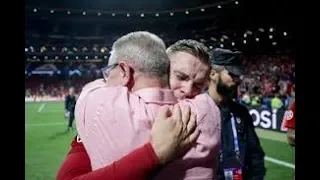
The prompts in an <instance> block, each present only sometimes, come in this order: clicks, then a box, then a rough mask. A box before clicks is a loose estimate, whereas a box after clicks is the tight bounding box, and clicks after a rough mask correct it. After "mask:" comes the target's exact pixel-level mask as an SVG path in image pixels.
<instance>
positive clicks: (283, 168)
mask: <svg viewBox="0 0 320 180" xmlns="http://www.w3.org/2000/svg"><path fill="white" fill-rule="evenodd" d="M66 130H67V120H66V119H64V104H63V103H61V102H56V103H26V107H25V135H26V139H25V145H26V147H25V179H26V180H54V179H55V177H56V173H57V171H58V168H59V166H60V164H61V163H62V161H63V159H64V158H65V156H66V154H67V152H68V151H69V148H70V143H71V140H72V138H73V137H74V136H75V134H76V131H75V130H74V131H73V132H67V131H66ZM257 133H258V135H259V137H260V140H261V144H262V146H263V149H264V151H265V152H266V156H267V157H268V158H269V159H268V160H266V161H265V162H266V168H267V176H266V180H290V179H292V174H293V171H294V169H293V167H292V166H293V165H294V150H293V149H292V148H291V147H289V146H288V145H287V144H286V137H285V135H284V134H282V133H276V132H270V131H263V130H260V129H257Z"/></svg>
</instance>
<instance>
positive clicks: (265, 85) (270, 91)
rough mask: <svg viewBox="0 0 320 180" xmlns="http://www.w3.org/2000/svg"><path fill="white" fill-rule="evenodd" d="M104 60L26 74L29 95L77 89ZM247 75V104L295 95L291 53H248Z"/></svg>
mask: <svg viewBox="0 0 320 180" xmlns="http://www.w3.org/2000/svg"><path fill="white" fill-rule="evenodd" d="M104 64H105V63H90V64H80V63H78V64H77V63H73V64H61V63H60V64H55V65H56V66H57V69H62V68H63V70H64V71H65V72H68V71H69V72H70V71H71V70H73V71H74V70H79V71H78V72H79V73H74V74H73V75H70V73H67V75H65V76H62V75H52V76H48V75H45V76H43V75H30V76H27V75H26V92H25V95H26V97H34V96H51V97H59V98H61V99H63V98H64V96H65V95H66V94H67V91H68V87H70V86H73V87H75V92H76V93H78V92H80V90H81V87H82V86H83V85H85V84H86V83H87V82H89V81H91V80H92V79H94V78H97V77H99V76H100V68H102V67H103V65H104ZM244 67H245V71H246V75H245V76H244V77H243V83H242V84H241V85H240V86H239V96H238V100H239V101H240V102H241V103H243V104H246V105H248V106H253V107H262V108H268V109H270V108H273V109H275V108H276V109H278V108H286V107H288V105H289V104H290V103H291V101H292V99H293V98H294V96H295V63H294V60H293V59H291V58H290V57H289V56H288V55H273V56H270V55H268V56H267V55H259V56H245V57H244Z"/></svg>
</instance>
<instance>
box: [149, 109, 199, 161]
mask: <svg viewBox="0 0 320 180" xmlns="http://www.w3.org/2000/svg"><path fill="white" fill-rule="evenodd" d="M199 134H200V132H199V131H198V130H197V129H196V115H195V114H194V113H191V110H190V107H189V106H187V107H184V108H183V109H182V112H181V108H180V106H179V105H178V104H176V105H174V107H173V110H172V111H171V110H170V109H169V107H168V106H163V107H161V108H160V109H159V112H158V114H157V116H156V118H155V121H154V124H153V126H152V129H151V145H152V147H153V149H154V151H155V153H156V154H157V156H158V158H159V160H160V162H161V164H165V163H166V162H168V161H170V160H172V158H174V156H175V155H177V154H179V153H180V152H182V151H184V150H185V149H186V148H188V146H189V145H191V144H192V143H193V142H194V141H195V140H196V139H197V137H198V136H199Z"/></svg>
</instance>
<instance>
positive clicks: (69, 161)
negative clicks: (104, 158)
mask: <svg viewBox="0 0 320 180" xmlns="http://www.w3.org/2000/svg"><path fill="white" fill-rule="evenodd" d="M159 165H160V161H159V158H158V157H157V156H156V154H155V152H154V150H153V148H152V146H151V144H150V143H147V144H145V145H143V146H142V147H140V148H138V149H136V150H134V151H132V152H131V153H130V154H128V155H126V156H124V157H122V158H121V159H119V160H118V161H115V162H113V163H112V164H110V165H108V166H106V167H103V168H100V169H98V170H96V171H92V169H91V165H90V159H89V156H88V154H87V152H86V150H85V148H84V146H83V144H82V142H81V139H80V138H79V137H78V136H77V137H75V138H74V140H73V141H72V143H71V150H70V151H69V153H68V155H67V157H66V159H65V160H64V162H63V164H62V165H61V167H60V169H59V172H58V175H57V178H56V179H57V180H105V179H108V180H127V179H130V180H142V179H148V177H149V176H151V175H152V173H153V170H155V169H156V168H157V167H159Z"/></svg>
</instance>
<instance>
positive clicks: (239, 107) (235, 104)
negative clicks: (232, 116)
mask: <svg viewBox="0 0 320 180" xmlns="http://www.w3.org/2000/svg"><path fill="white" fill-rule="evenodd" d="M230 105H231V106H232V108H233V109H235V111H238V112H242V113H245V112H247V113H249V109H248V108H247V107H246V106H245V105H243V104H240V103H238V102H234V101H232V102H231V103H230Z"/></svg>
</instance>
